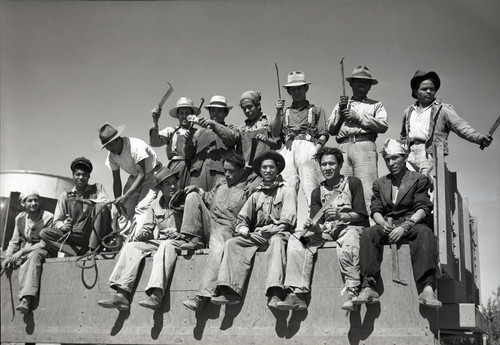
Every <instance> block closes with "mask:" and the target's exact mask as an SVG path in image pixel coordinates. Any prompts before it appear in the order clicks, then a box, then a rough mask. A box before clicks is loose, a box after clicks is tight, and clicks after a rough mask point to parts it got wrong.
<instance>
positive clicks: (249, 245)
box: [217, 232, 290, 296]
mask: <svg viewBox="0 0 500 345" xmlns="http://www.w3.org/2000/svg"><path fill="white" fill-rule="evenodd" d="M250 235H251V236H250V238H245V237H242V236H238V237H234V238H232V239H230V240H228V241H227V242H226V243H225V245H224V255H223V257H222V263H221V266H220V271H219V276H218V279H217V286H228V287H230V288H231V289H232V290H233V291H234V292H236V293H237V294H238V295H239V296H241V295H242V294H243V288H244V285H245V282H246V280H247V278H248V274H249V273H250V270H251V268H252V265H253V258H254V256H255V253H256V252H257V250H258V249H259V248H262V249H264V248H267V250H266V257H265V260H266V263H265V265H266V268H267V280H266V286H265V287H266V294H267V292H268V290H269V288H281V289H283V288H284V282H285V267H286V246H287V243H288V238H289V236H290V233H289V232H279V233H277V234H275V235H273V236H271V238H269V239H267V238H265V237H262V236H260V235H258V234H255V233H251V234H250Z"/></svg>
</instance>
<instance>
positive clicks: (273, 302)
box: [267, 296, 281, 309]
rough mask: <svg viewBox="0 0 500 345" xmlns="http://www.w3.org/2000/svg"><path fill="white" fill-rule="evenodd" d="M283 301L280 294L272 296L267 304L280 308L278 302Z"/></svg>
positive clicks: (270, 306)
mask: <svg viewBox="0 0 500 345" xmlns="http://www.w3.org/2000/svg"><path fill="white" fill-rule="evenodd" d="M279 302H281V300H280V298H279V297H278V296H271V298H270V299H269V302H267V306H268V307H269V308H273V309H278V303H279Z"/></svg>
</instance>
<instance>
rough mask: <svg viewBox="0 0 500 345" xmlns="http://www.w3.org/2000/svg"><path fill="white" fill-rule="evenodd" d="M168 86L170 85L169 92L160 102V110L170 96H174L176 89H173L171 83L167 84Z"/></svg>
mask: <svg viewBox="0 0 500 345" xmlns="http://www.w3.org/2000/svg"><path fill="white" fill-rule="evenodd" d="M167 84H168V86H169V88H168V90H167V92H165V94H164V95H163V97H162V99H161V100H160V102H158V108H161V107H163V104H165V102H166V101H167V99H168V98H169V97H170V95H171V94H172V92H174V88H173V87H172V85H170V83H169V82H167Z"/></svg>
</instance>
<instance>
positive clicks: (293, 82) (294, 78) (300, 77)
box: [283, 71, 311, 88]
mask: <svg viewBox="0 0 500 345" xmlns="http://www.w3.org/2000/svg"><path fill="white" fill-rule="evenodd" d="M310 84H311V83H309V82H308V81H307V80H306V75H305V74H304V72H300V71H293V72H290V73H288V77H287V80H286V84H285V85H283V87H284V88H287V87H294V86H301V85H310Z"/></svg>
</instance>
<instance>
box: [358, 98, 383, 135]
mask: <svg viewBox="0 0 500 345" xmlns="http://www.w3.org/2000/svg"><path fill="white" fill-rule="evenodd" d="M351 111H352V112H354V110H351ZM350 119H351V118H350ZM351 120H353V121H355V122H357V123H358V124H359V125H360V126H361V128H363V129H366V130H369V131H370V132H373V133H385V132H386V131H387V128H389V126H388V125H387V111H386V110H385V107H384V105H383V104H382V103H381V102H378V103H377V104H375V107H374V114H373V116H371V114H356V116H354V117H353V118H352V119H351Z"/></svg>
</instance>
